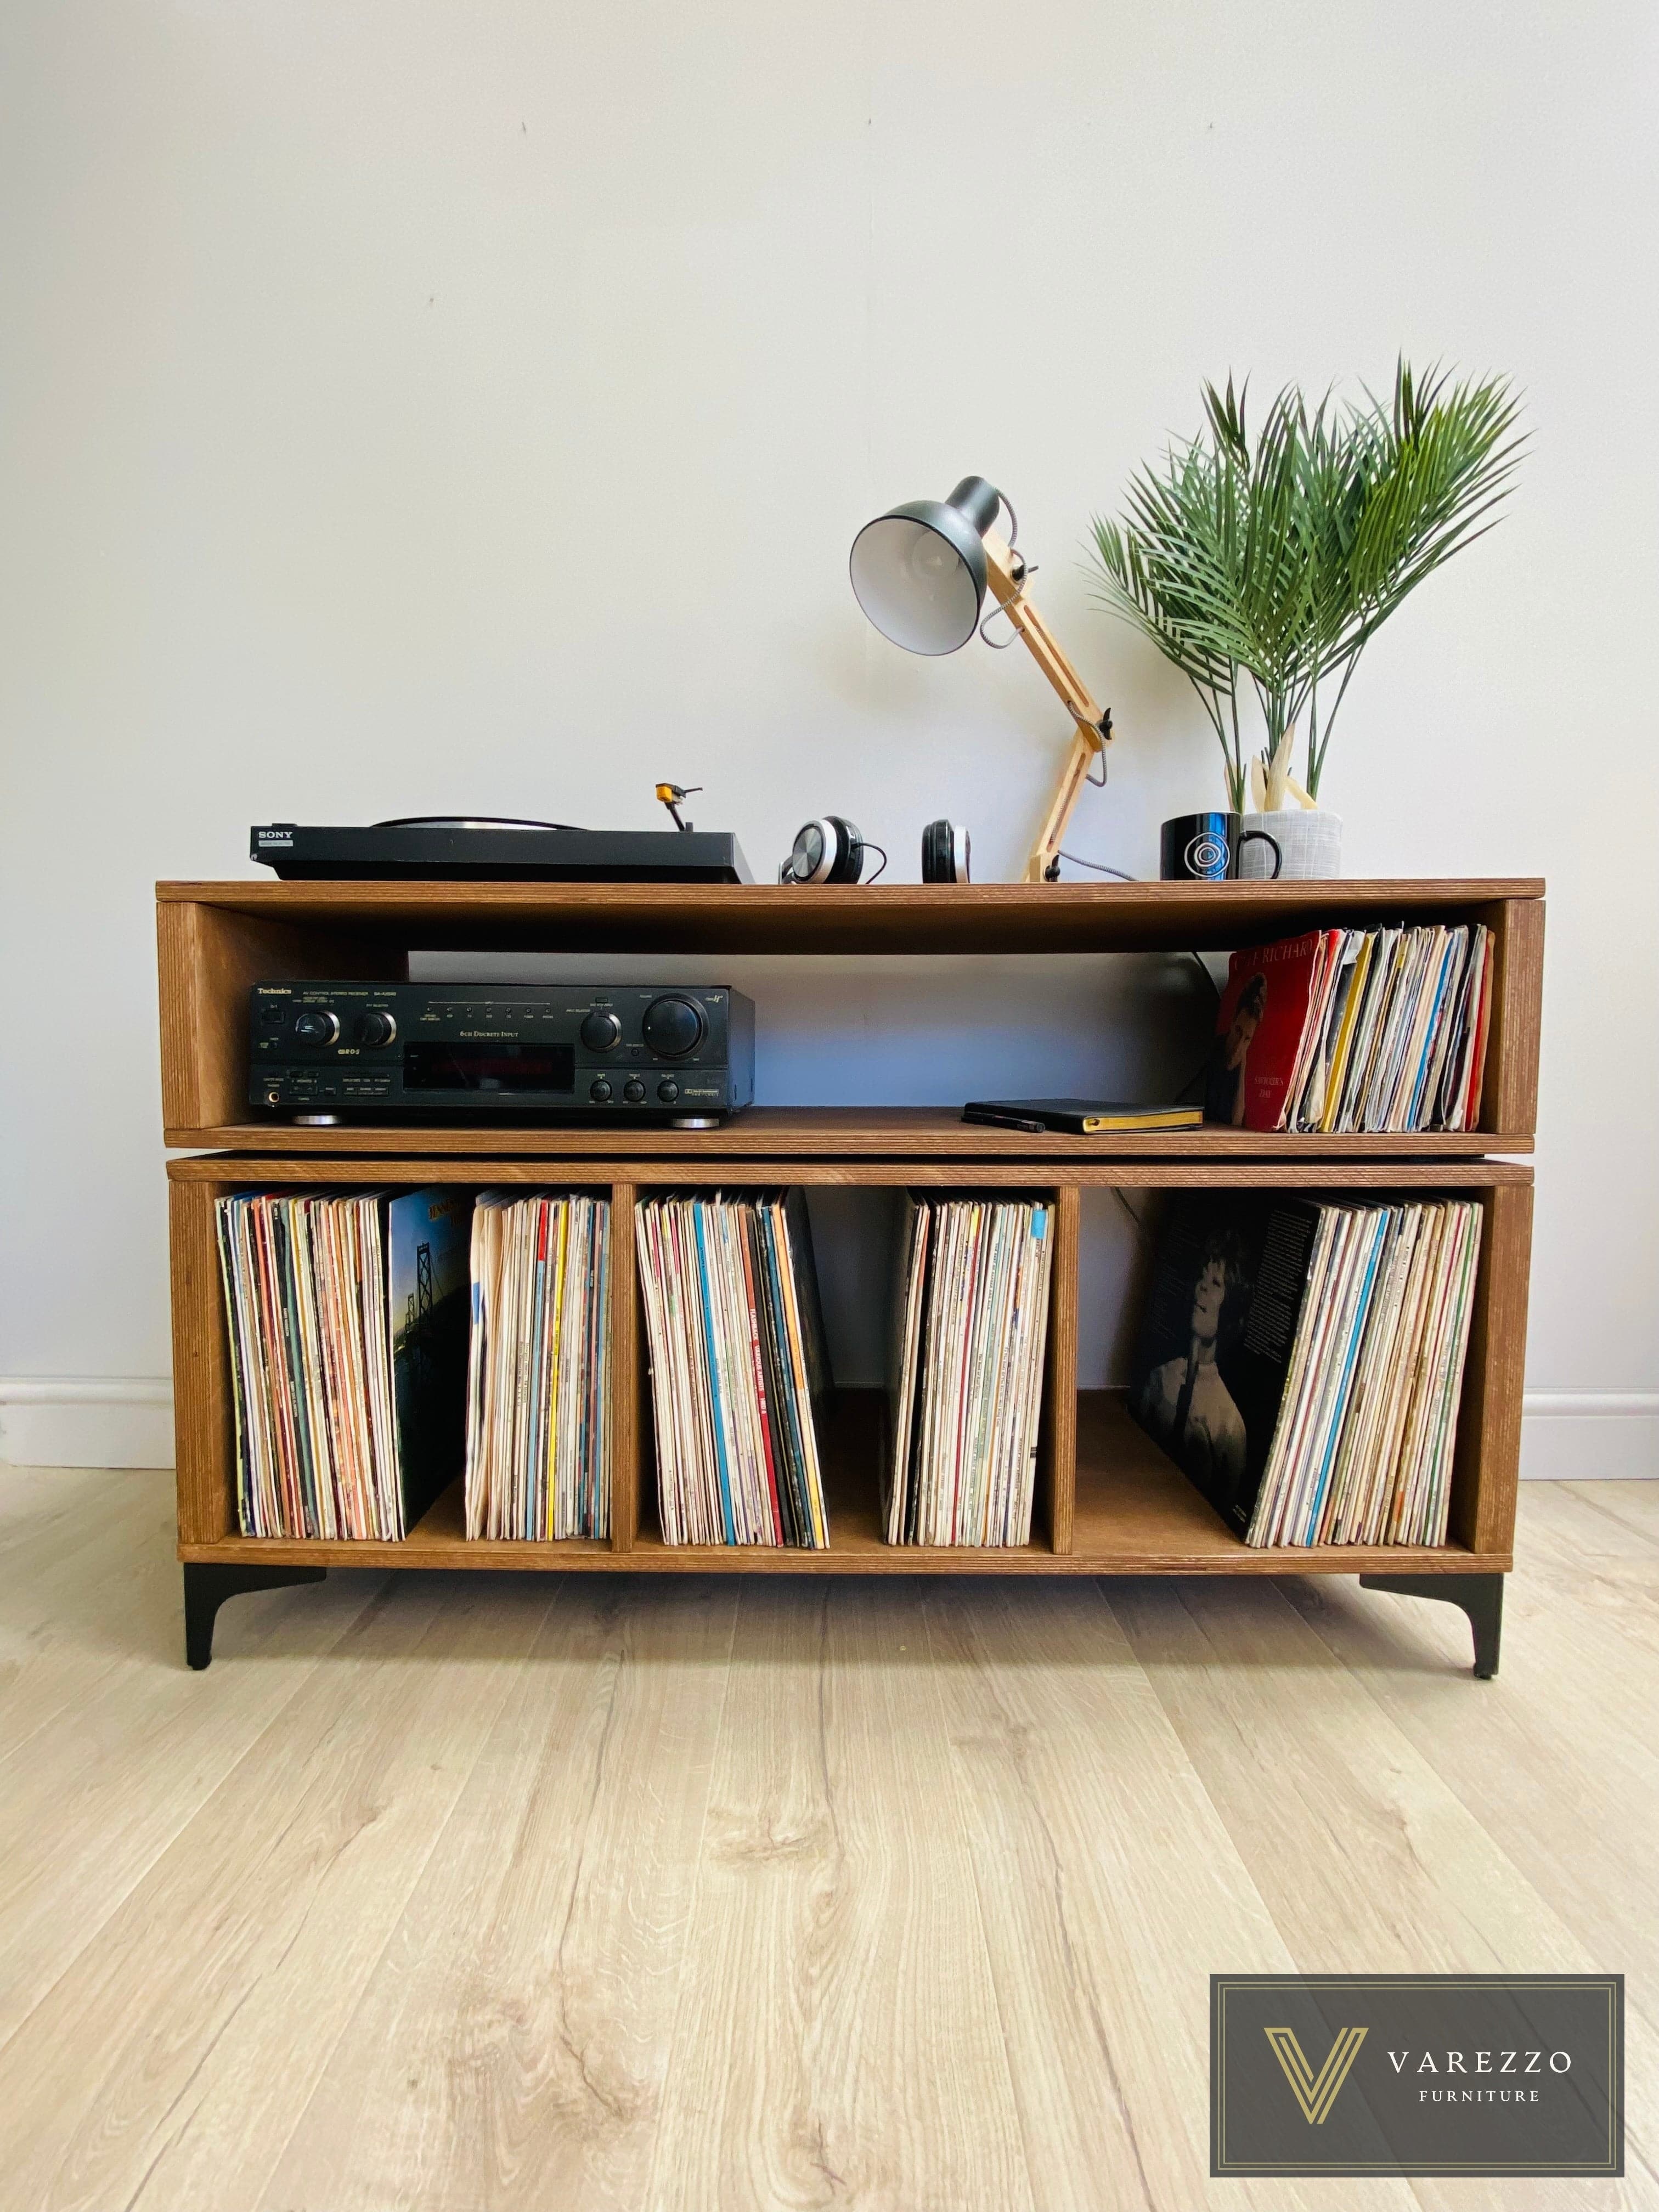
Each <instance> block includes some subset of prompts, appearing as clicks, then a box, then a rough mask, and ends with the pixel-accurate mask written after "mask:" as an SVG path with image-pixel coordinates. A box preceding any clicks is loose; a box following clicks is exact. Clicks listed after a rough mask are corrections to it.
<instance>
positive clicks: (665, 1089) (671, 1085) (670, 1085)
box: [657, 1076, 680, 1106]
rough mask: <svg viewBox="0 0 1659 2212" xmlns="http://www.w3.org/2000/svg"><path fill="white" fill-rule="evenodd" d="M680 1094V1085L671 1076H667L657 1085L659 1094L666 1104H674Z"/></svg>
mask: <svg viewBox="0 0 1659 2212" xmlns="http://www.w3.org/2000/svg"><path fill="white" fill-rule="evenodd" d="M679 1095H680V1086H679V1085H678V1083H676V1082H675V1081H674V1080H673V1079H672V1078H671V1077H670V1076H665V1077H664V1078H663V1079H662V1081H661V1082H660V1083H659V1085H657V1096H658V1097H659V1098H660V1099H661V1101H662V1103H663V1104H664V1105H665V1106H671V1105H672V1104H673V1103H674V1101H675V1100H676V1099H677V1098H678V1097H679Z"/></svg>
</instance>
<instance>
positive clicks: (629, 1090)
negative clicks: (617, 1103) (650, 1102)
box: [623, 1075, 645, 1106]
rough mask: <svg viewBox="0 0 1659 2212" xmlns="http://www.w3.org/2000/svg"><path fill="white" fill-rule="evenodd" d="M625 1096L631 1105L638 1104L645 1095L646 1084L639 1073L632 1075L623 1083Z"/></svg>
mask: <svg viewBox="0 0 1659 2212" xmlns="http://www.w3.org/2000/svg"><path fill="white" fill-rule="evenodd" d="M623 1097H624V1098H625V1099H626V1100H627V1101H628V1103H629V1105H630V1106H637V1105H639V1104H640V1103H641V1100H642V1099H643V1098H644V1097H645V1085H644V1084H642V1083H641V1081H640V1079H639V1077H638V1076H637V1075H630V1076H629V1079H628V1080H627V1082H626V1083H624V1084H623Z"/></svg>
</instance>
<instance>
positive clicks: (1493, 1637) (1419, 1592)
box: [1359, 1575, 1504, 1682]
mask: <svg viewBox="0 0 1659 2212" xmlns="http://www.w3.org/2000/svg"><path fill="white" fill-rule="evenodd" d="M1359 1587H1360V1588H1361V1589H1378V1590H1392V1591H1393V1592H1394V1594H1395V1596H1396V1597H1438V1598H1443V1599H1444V1600H1445V1601H1446V1602H1447V1603H1448V1604H1449V1605H1461V1606H1462V1608H1463V1610H1464V1612H1465V1613H1468V1616H1469V1626H1470V1627H1471V1628H1472V1629H1473V1630H1474V1671H1475V1674H1476V1675H1477V1677H1478V1678H1479V1679H1480V1680H1481V1681H1483V1682H1489V1681H1491V1680H1492V1676H1493V1675H1494V1674H1496V1673H1497V1672H1498V1644H1499V1642H1500V1640H1501V1638H1502V1637H1503V1633H1504V1577H1503V1576H1502V1575H1361V1577H1359Z"/></svg>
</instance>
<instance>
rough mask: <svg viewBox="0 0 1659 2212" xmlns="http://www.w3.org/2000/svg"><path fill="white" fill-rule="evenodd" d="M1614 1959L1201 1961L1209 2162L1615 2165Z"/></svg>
mask: <svg viewBox="0 0 1659 2212" xmlns="http://www.w3.org/2000/svg"><path fill="white" fill-rule="evenodd" d="M1624 2092H1625V1978H1624V1976H1623V1975H1622V1974H1212V1976H1211V1978H1210V2171H1211V2172H1212V2174H1263V2173H1273V2174H1297V2173H1490V2174H1590V2175H1596V2176H1606V2175H1618V2174H1622V2173H1623V2172H1624V2170H1625V2114H1624Z"/></svg>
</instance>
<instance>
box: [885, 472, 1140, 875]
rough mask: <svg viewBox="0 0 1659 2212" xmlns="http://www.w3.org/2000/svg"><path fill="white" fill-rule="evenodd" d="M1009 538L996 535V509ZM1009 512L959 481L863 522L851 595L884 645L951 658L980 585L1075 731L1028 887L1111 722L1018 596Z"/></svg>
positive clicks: (1047, 862) (992, 496) (971, 625)
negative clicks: (943, 492)
mask: <svg viewBox="0 0 1659 2212" xmlns="http://www.w3.org/2000/svg"><path fill="white" fill-rule="evenodd" d="M1002 507H1008V513H1009V519H1010V532H1009V536H1008V538H1000V537H999V536H998V534H997V532H996V530H995V529H994V524H995V522H996V520H997V515H998V513H999V510H1000V509H1001V508H1002ZM1012 518H1013V508H1012V507H1009V505H1008V501H1006V499H1005V498H1004V497H1003V495H1002V494H1001V493H1000V491H999V490H998V489H997V488H996V486H995V485H994V484H992V483H987V482H986V480H985V478H984V477H963V479H962V482H961V483H959V484H958V485H957V488H956V489H955V490H954V491H953V492H952V493H951V496H950V497H949V499H945V500H939V499H915V500H909V501H907V502H906V503H905V505H904V506H902V507H893V508H891V509H890V511H889V512H888V513H885V514H883V515H878V517H877V518H876V520H874V521H873V522H866V524H865V526H864V527H863V529H862V530H860V532H859V534H858V536H857V537H856V538H854V540H853V554H852V561H851V568H852V575H853V590H854V593H855V594H856V596H857V599H858V603H859V605H860V606H861V607H862V608H863V609H864V611H865V613H866V615H868V616H869V617H870V619H871V621H872V623H874V624H875V626H876V628H877V629H878V630H879V631H880V632H881V634H882V635H883V636H884V637H887V638H890V639H891V640H892V641H893V643H894V644H895V645H902V647H904V649H905V651H906V652H907V653H927V654H930V655H938V654H939V653H955V652H957V650H958V649H959V648H960V647H963V646H964V645H966V644H967V642H968V641H969V638H970V637H972V635H974V632H975V630H976V629H979V627H980V611H981V608H982V607H983V605H984V604H985V593H986V589H987V586H989V588H990V591H991V592H992V595H993V596H994V599H995V600H996V602H997V605H998V606H999V607H1000V609H1001V610H1002V611H1003V613H1004V614H1006V616H1007V617H1008V619H1009V621H1010V622H1011V623H1012V624H1013V626H1014V628H1015V629H1016V630H1017V631H1018V633H1019V635H1020V636H1021V637H1023V638H1024V641H1025V643H1026V644H1027V646H1028V647H1030V652H1031V655H1032V658H1033V659H1035V660H1036V665H1037V666H1038V667H1039V668H1040V669H1041V670H1042V672H1043V674H1044V675H1045V676H1046V677H1047V678H1048V681H1049V683H1050V684H1053V685H1054V690H1056V691H1057V692H1058V693H1059V695H1060V701H1061V703H1062V704H1063V705H1064V707H1065V708H1066V713H1067V714H1069V715H1070V716H1071V718H1072V720H1073V722H1074V723H1075V724H1076V728H1075V730H1074V732H1073V738H1072V748H1071V750H1070V752H1069V753H1068V754H1067V755H1066V765H1065V767H1064V768H1063V769H1061V771H1060V781H1059V783H1058V785H1057V786H1056V787H1055V790H1054V799H1053V800H1052V802H1051V803H1050V805H1049V808H1048V814H1047V815H1046V816H1045V817H1044V819H1043V823H1042V829H1040V830H1039V831H1038V832H1037V838H1036V843H1035V844H1034V845H1033V846H1032V848H1031V850H1030V855H1029V857H1028V858H1027V860H1026V862H1025V874H1024V881H1025V882H1026V883H1028V884H1036V883H1053V882H1054V880H1055V878H1057V877H1058V876H1059V874H1060V842H1061V840H1062V839H1063V838H1064V836H1065V835H1066V823H1068V822H1069V821H1070V820H1071V818H1072V809H1073V807H1074V806H1075V805H1077V802H1078V799H1079V796H1080V794H1081V793H1082V790H1083V786H1084V784H1085V781H1086V780H1087V779H1088V775H1089V770H1090V768H1091V765H1092V763H1093V762H1094V758H1095V756H1096V754H1097V753H1099V752H1101V751H1102V750H1103V749H1104V747H1105V746H1106V745H1107V744H1109V743H1110V741H1111V736H1112V718H1111V715H1110V714H1109V712H1105V711H1103V709H1102V708H1099V707H1097V705H1096V703H1095V702H1094V700H1093V698H1092V697H1091V695H1090V691H1089V687H1088V686H1087V684H1085V682H1084V681H1083V678H1081V677H1080V676H1079V674H1078V672H1077V671H1076V669H1075V668H1073V665H1072V664H1071V662H1070V661H1069V660H1068V659H1066V655H1065V654H1064V653H1062V652H1061V651H1060V647H1059V645H1058V644H1057V643H1056V642H1055V641H1054V633H1053V632H1052V631H1051V630H1050V629H1049V628H1048V623H1045V622H1044V621H1043V619H1042V616H1041V615H1040V614H1039V613H1038V612H1037V611H1036V608H1035V607H1034V606H1033V605H1031V602H1030V599H1028V598H1027V596H1026V592H1025V575H1026V569H1025V556H1024V554H1022V553H1018V552H1016V551H1015V550H1014V546H1013V543H1012V539H1013V532H1014V526H1013V521H1012Z"/></svg>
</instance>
